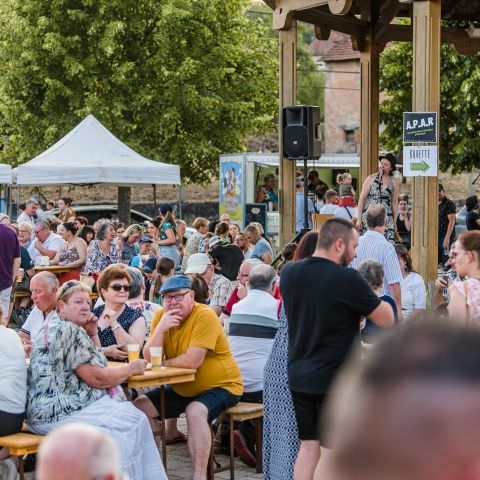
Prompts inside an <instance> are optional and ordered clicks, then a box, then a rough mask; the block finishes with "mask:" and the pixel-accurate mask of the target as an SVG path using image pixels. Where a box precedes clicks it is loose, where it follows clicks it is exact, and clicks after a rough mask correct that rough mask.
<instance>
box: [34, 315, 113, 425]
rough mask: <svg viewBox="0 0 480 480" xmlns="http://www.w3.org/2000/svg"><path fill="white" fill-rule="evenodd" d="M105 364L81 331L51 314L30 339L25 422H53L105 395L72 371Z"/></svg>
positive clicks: (35, 423)
mask: <svg viewBox="0 0 480 480" xmlns="http://www.w3.org/2000/svg"><path fill="white" fill-rule="evenodd" d="M85 364H91V365H96V366H98V367H106V366H107V359H106V358H105V356H104V355H103V353H102V352H101V351H100V350H99V349H97V348H96V347H95V345H94V344H93V342H92V341H91V339H90V337H89V336H88V335H87V333H86V332H85V330H84V329H83V328H81V327H79V326H78V325H75V324H74V323H71V322H67V321H65V320H62V319H60V318H59V317H58V316H57V315H55V316H52V317H51V318H50V319H49V321H48V322H46V323H45V325H44V326H43V328H42V330H41V331H40V333H39V334H38V336H37V338H36V340H35V342H33V347H32V353H31V356H30V368H29V371H28V390H27V419H28V420H27V422H28V424H29V425H42V424H45V423H54V422H58V421H59V420H61V419H63V418H65V417H67V416H69V415H72V414H73V413H75V412H78V411H79V410H82V409H84V408H85V407H87V406H88V405H90V404H92V403H93V402H96V401H97V400H99V399H100V398H102V397H103V396H104V395H106V394H107V392H106V390H101V389H98V388H93V387H91V386H90V385H87V384H86V383H84V382H83V381H82V380H81V379H80V377H78V376H77V375H76V373H75V370H76V369H77V368H78V367H80V366H81V365H85Z"/></svg>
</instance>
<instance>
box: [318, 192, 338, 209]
mask: <svg viewBox="0 0 480 480" xmlns="http://www.w3.org/2000/svg"><path fill="white" fill-rule="evenodd" d="M337 204H338V193H337V192H336V191H335V190H327V193H325V205H324V206H323V207H322V209H321V210H320V213H321V214H322V215H325V214H327V215H333V214H334V213H335V209H336V208H337Z"/></svg>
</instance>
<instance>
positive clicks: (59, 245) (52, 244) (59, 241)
mask: <svg viewBox="0 0 480 480" xmlns="http://www.w3.org/2000/svg"><path fill="white" fill-rule="evenodd" d="M41 243H42V246H43V248H46V249H47V250H53V251H55V252H58V251H59V250H62V249H63V247H64V246H65V240H63V238H61V237H60V236H59V235H57V234H56V233H51V234H50V235H49V236H48V238H47V239H46V240H45V241H44V242H41ZM28 253H29V255H30V257H32V261H33V263H35V261H36V259H37V258H39V257H41V256H42V254H41V253H40V252H39V251H38V250H37V248H36V247H35V240H34V241H33V242H32V243H31V244H30V245H29V246H28Z"/></svg>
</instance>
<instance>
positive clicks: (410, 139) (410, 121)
mask: <svg viewBox="0 0 480 480" xmlns="http://www.w3.org/2000/svg"><path fill="white" fill-rule="evenodd" d="M437 126H438V123H437V112H404V113H403V143H437V142H438V128H437Z"/></svg>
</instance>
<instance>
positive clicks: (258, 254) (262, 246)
mask: <svg viewBox="0 0 480 480" xmlns="http://www.w3.org/2000/svg"><path fill="white" fill-rule="evenodd" d="M266 253H269V254H270V255H271V256H272V258H273V250H272V247H271V246H270V244H269V243H268V242H267V241H266V240H265V239H264V238H261V239H260V240H259V241H258V242H257V243H256V244H255V246H254V247H253V251H252V253H251V255H250V258H259V259H260V260H262V257H263V256H264V255H265V254H266Z"/></svg>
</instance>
